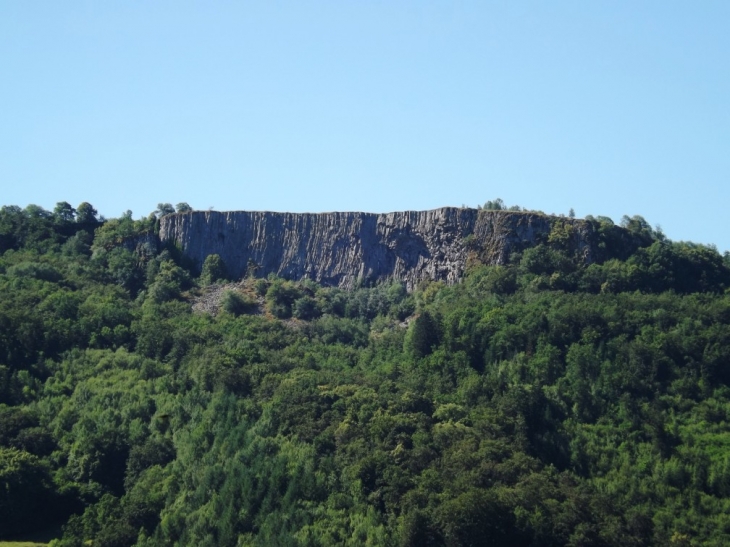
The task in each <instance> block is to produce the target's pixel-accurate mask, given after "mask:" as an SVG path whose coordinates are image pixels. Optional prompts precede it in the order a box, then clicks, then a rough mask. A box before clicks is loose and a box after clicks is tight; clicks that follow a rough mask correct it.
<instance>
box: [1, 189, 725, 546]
mask: <svg viewBox="0 0 730 547" xmlns="http://www.w3.org/2000/svg"><path fill="white" fill-rule="evenodd" d="M67 205H68V204H65V205H64V203H63V202H62V203H60V204H59V205H58V206H57V208H56V210H54V212H53V213H49V212H47V211H44V210H42V209H41V208H39V207H36V206H29V207H27V208H26V209H20V208H17V207H16V208H14V207H3V208H2V209H0V252H1V253H2V254H0V536H3V537H4V536H8V535H9V534H14V533H23V532H28V531H30V530H37V529H41V528H44V527H45V525H46V524H48V523H49V522H50V521H52V520H55V519H60V520H63V521H65V522H66V526H65V528H64V537H63V538H62V539H60V540H59V541H57V542H56V544H57V545H67V546H71V545H74V546H77V545H78V546H81V545H85V544H89V543H88V542H90V541H91V542H93V544H94V545H132V544H139V545H174V544H179V545H222V546H226V545H311V546H315V545H317V546H320V545H325V546H327V545H368V544H370V545H404V546H429V545H430V546H446V545H449V546H451V545H459V546H461V545H514V546H520V545H545V546H560V545H617V546H625V545H636V546H640V545H673V544H676V545H683V544H684V545H724V544H727V543H728V542H730V517H728V514H729V511H728V507H730V505H729V504H730V501H729V500H730V457H728V449H729V447H730V445H729V444H728V440H727V439H728V438H730V426H728V423H730V419H729V417H730V366H728V363H730V349H728V348H730V295H728V293H726V291H727V289H728V288H730V277H729V272H730V270H729V269H728V260H727V258H725V257H722V256H720V255H719V254H718V253H717V251H716V250H715V249H714V248H712V247H705V246H700V245H694V244H689V243H674V242H671V241H668V240H666V238H664V237H663V236H662V235H661V233H660V232H659V231H656V230H652V229H651V228H650V227H649V226H648V224H647V223H646V221H644V220H643V219H641V217H631V218H626V219H624V220H623V221H622V224H623V225H624V227H620V226H615V225H614V224H613V223H612V222H610V219H601V218H599V219H588V222H589V226H590V227H591V228H590V229H592V230H593V236H592V237H596V238H597V241H598V242H599V244H601V245H603V246H604V247H603V248H604V249H605V256H612V257H613V258H611V259H604V258H605V257H604V256H603V255H601V254H600V253H601V252H602V251H601V250H600V247H599V252H598V256H596V257H595V262H594V263H593V264H591V265H590V266H585V265H583V262H582V260H581V259H580V257H575V256H571V254H570V249H571V248H572V246H571V244H570V241H571V238H573V237H574V232H573V230H574V228H573V225H572V224H571V221H570V220H569V219H561V220H559V221H555V223H554V225H553V226H554V229H553V231H552V232H551V234H550V235H549V237H548V238H546V240H545V241H543V242H542V244H541V245H538V246H535V247H533V248H530V249H524V250H523V251H522V252H521V254H515V255H514V257H513V258H514V260H513V262H512V263H511V264H510V265H507V266H484V265H482V266H478V265H477V266H475V267H474V268H473V269H472V270H471V271H470V272H469V275H468V276H467V277H466V279H465V280H464V281H463V282H462V283H460V284H458V285H455V286H445V285H444V284H442V283H424V284H423V285H422V286H421V287H419V289H418V290H416V291H414V292H413V293H411V294H408V293H407V292H406V291H405V289H404V287H403V286H402V285H401V284H398V283H392V284H383V285H377V286H374V287H360V288H357V289H355V290H353V291H342V290H339V289H334V288H324V287H319V286H317V285H316V284H314V283H312V282H310V281H302V282H295V281H288V280H283V279H278V278H275V277H272V278H270V279H265V280H253V279H250V280H249V279H247V280H245V281H244V282H243V283H242V284H241V285H240V286H239V287H238V288H237V289H239V290H238V291H229V293H227V294H226V296H225V297H224V299H223V302H222V306H223V311H224V313H219V314H217V315H215V316H211V315H207V314H203V313H197V312H193V311H192V310H191V299H192V298H194V295H195V294H196V291H198V292H201V291H200V289H199V288H197V287H196V282H195V281H196V280H195V279H194V278H193V277H191V275H190V273H189V269H188V267H187V266H186V265H185V264H184V263H183V262H182V261H181V260H180V259H179V256H178V254H176V252H175V251H174V249H173V250H165V251H162V252H161V253H160V252H159V250H158V249H156V248H153V247H152V246H150V245H149V239H148V235H149V234H150V230H152V229H153V228H154V220H150V219H145V220H143V221H134V220H132V218H131V213H130V214H125V215H123V216H122V217H121V218H119V219H112V220H109V221H107V222H105V223H104V224H103V225H102V224H100V223H98V222H96V221H94V223H93V225H92V226H91V228H89V226H88V225H86V224H83V223H79V222H78V213H76V216H74V213H73V208H71V207H67ZM80 209H83V208H81V207H80ZM92 209H93V208H92ZM87 212H88V208H87ZM95 214H96V213H95V212H94V215H95ZM612 246H613V247H612ZM211 266H212V265H211ZM214 270H215V268H209V271H208V273H207V274H206V275H207V276H208V277H207V278H205V282H214V281H215V280H216V279H218V278H219V277H218V276H219V275H220V273H215V272H214ZM213 278H215V279H213ZM220 278H222V277H220ZM252 294H256V298H260V297H265V301H266V307H267V310H268V311H269V312H270V315H263V314H253V313H251V312H252V311H257V308H256V306H257V301H256V300H255V299H254V297H253V296H249V295H252ZM272 315H273V316H274V317H271V316H272ZM291 316H294V317H296V318H297V320H295V321H280V320H278V318H279V317H280V318H289V317H291ZM72 513H73V515H72Z"/></svg>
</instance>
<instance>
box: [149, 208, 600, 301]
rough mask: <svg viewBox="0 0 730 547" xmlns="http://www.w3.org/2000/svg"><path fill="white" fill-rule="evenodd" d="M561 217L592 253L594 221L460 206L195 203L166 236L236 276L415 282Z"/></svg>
mask: <svg viewBox="0 0 730 547" xmlns="http://www.w3.org/2000/svg"><path fill="white" fill-rule="evenodd" d="M556 222H560V223H562V225H563V226H566V227H569V230H568V233H569V241H567V242H566V244H567V245H569V246H570V247H571V248H572V250H573V251H574V252H575V253H576V254H577V255H578V256H580V257H581V258H582V260H584V261H586V262H592V261H593V260H594V255H595V250H596V249H595V237H594V236H595V234H594V230H593V227H592V225H591V224H590V223H588V222H586V221H583V220H576V219H568V218H563V217H551V216H547V215H543V214H538V213H523V212H510V211H486V210H476V209H467V208H456V207H444V208H441V209H434V210H432V211H406V212H397V213H386V214H372V213H355V212H353V213H318V214H311V213H272V212H256V211H234V212H216V211H195V212H189V213H179V214H173V215H168V216H165V217H163V218H162V219H161V221H160V240H161V241H162V243H166V242H170V243H173V244H174V245H176V246H177V247H178V248H179V249H180V250H181V251H182V253H183V254H184V255H185V256H187V257H189V258H191V259H193V260H194V261H196V263H197V264H198V266H200V265H201V264H202V263H203V261H204V260H205V258H206V257H207V256H208V255H210V254H218V255H220V257H221V258H222V259H223V261H224V262H225V264H226V267H227V268H228V271H229V273H230V274H231V275H232V276H234V277H237V278H241V277H244V276H245V275H247V274H249V273H255V275H256V276H258V277H261V276H266V275H268V274H269V273H275V274H277V275H279V276H281V277H284V278H286V279H302V278H309V279H313V280H315V281H317V282H319V283H321V284H324V285H330V286H339V287H343V288H352V287H353V286H355V285H356V284H357V283H358V282H360V281H361V280H365V281H373V282H374V281H384V280H389V279H397V280H400V281H403V282H405V283H406V286H407V287H408V288H409V289H412V288H413V287H415V286H416V285H417V284H418V283H419V282H421V281H422V280H424V279H431V280H443V281H445V282H447V283H455V282H457V281H459V280H460V279H461V278H462V276H463V275H464V270H465V268H466V265H467V261H468V260H472V259H478V260H480V261H482V262H485V263H487V264H504V263H506V262H507V261H508V259H509V256H510V255H511V253H513V252H515V251H520V250H523V249H525V248H526V247H530V246H533V245H536V244H538V243H541V242H545V241H547V239H548V237H549V234H550V232H551V230H552V229H553V226H554V224H555V223H556Z"/></svg>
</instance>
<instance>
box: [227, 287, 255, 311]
mask: <svg viewBox="0 0 730 547" xmlns="http://www.w3.org/2000/svg"><path fill="white" fill-rule="evenodd" d="M221 308H222V309H223V310H225V311H227V312H228V313H231V314H233V315H242V314H244V313H251V312H252V311H254V309H256V301H255V300H254V299H253V298H251V297H250V296H248V295H244V294H241V293H239V292H237V291H230V290H229V291H226V292H224V293H223V298H221Z"/></svg>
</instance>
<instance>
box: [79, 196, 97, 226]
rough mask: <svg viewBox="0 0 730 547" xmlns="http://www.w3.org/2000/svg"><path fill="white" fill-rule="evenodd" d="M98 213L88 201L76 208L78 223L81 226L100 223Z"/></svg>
mask: <svg viewBox="0 0 730 547" xmlns="http://www.w3.org/2000/svg"><path fill="white" fill-rule="evenodd" d="M98 214H99V213H98V211H97V210H96V209H94V206H93V205H91V203H89V202H88V201H84V202H83V203H81V204H80V205H79V206H78V207H77V208H76V222H78V223H79V224H90V223H92V222H98V220H97V218H96V216H97V215H98Z"/></svg>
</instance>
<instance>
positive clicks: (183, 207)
mask: <svg viewBox="0 0 730 547" xmlns="http://www.w3.org/2000/svg"><path fill="white" fill-rule="evenodd" d="M175 210H176V211H177V212H178V213H189V212H190V211H192V210H193V208H192V207H190V205H188V204H187V203H185V202H184V201H181V202H180V203H178V204H177V205H175Z"/></svg>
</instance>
